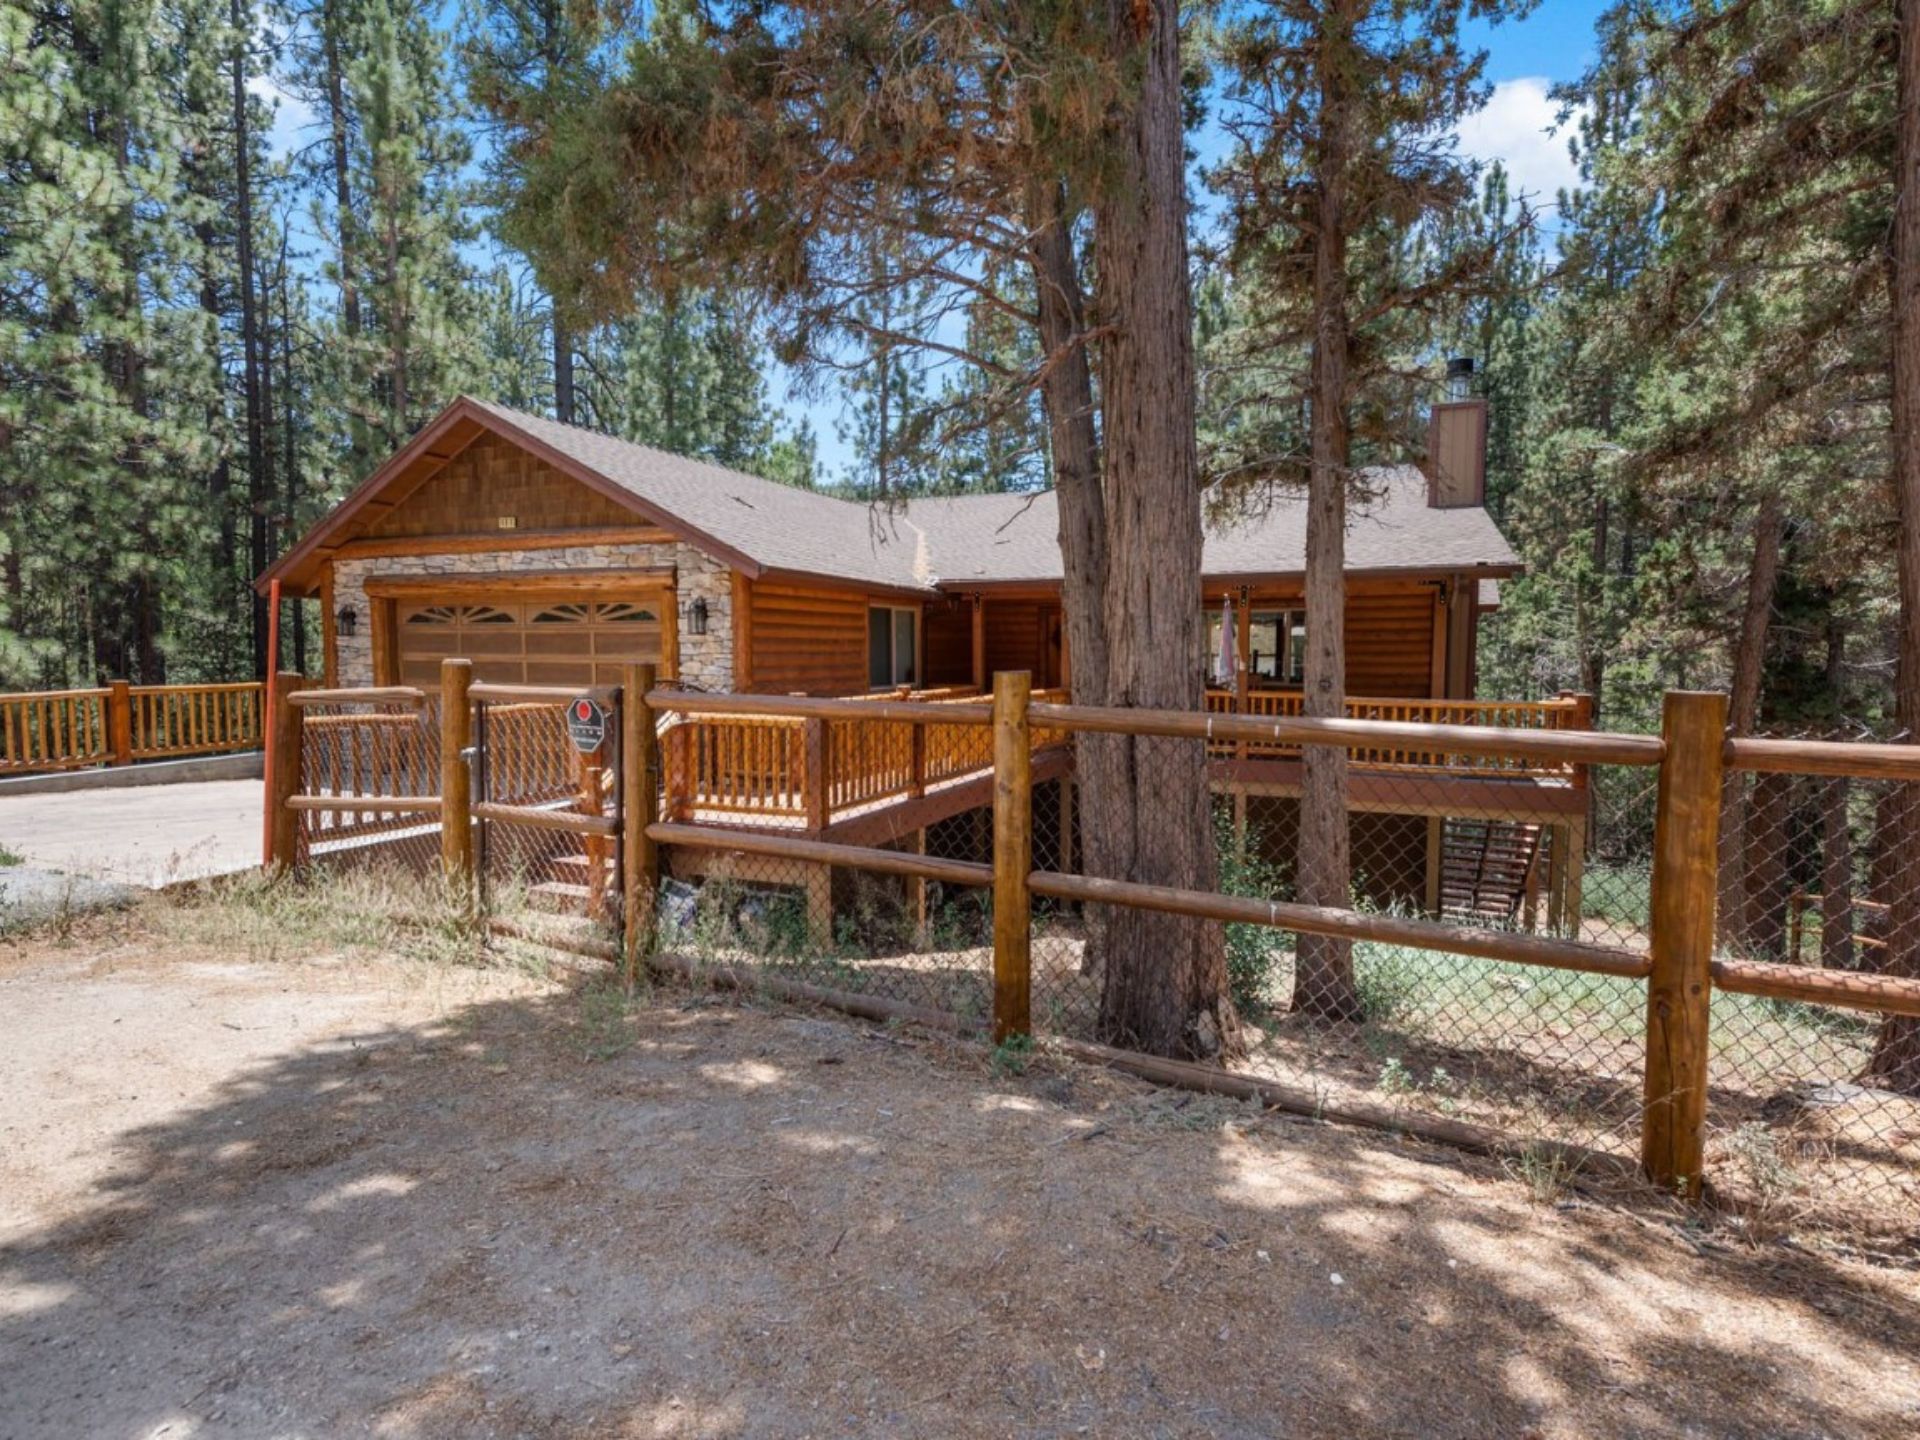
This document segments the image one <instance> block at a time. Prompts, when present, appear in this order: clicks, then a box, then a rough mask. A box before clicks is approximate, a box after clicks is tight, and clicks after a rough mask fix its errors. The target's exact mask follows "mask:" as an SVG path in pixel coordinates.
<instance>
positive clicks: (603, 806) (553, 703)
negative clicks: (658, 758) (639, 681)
mask: <svg viewBox="0 0 1920 1440" xmlns="http://www.w3.org/2000/svg"><path fill="white" fill-rule="evenodd" d="M604 699H605V701H606V704H605V707H604V713H605V724H604V731H605V737H606V738H605V739H604V741H603V743H602V745H601V747H600V749H599V750H597V751H595V752H594V753H591V754H583V753H582V752H581V751H580V750H579V749H578V748H577V747H576V745H575V744H574V742H573V739H572V736H571V734H570V732H569V730H568V725H567V712H568V709H569V707H570V706H571V705H572V704H573V703H575V700H574V697H565V698H562V697H559V696H535V695H533V694H532V693H531V692H527V693H526V694H522V695H515V696H513V697H511V698H503V699H490V698H487V696H486V694H485V692H484V691H481V692H478V695H477V698H476V703H475V705H474V728H473V738H474V762H473V799H474V813H475V815H476V816H477V817H478V818H479V823H478V825H477V826H476V833H475V850H474V868H475V870H476V872H477V874H478V876H479V879H480V888H481V899H482V903H483V904H484V905H485V906H486V908H487V909H489V910H490V911H494V912H496V913H501V914H508V915H513V914H519V913H522V912H528V911H531V912H537V913H541V914H545V915H549V916H560V917H566V918H569V919H584V920H587V921H590V922H592V923H593V925H595V926H597V927H602V928H611V927H613V926H614V925H616V924H617V923H618V921H619V917H620V878H619V850H618V844H617V841H616V839H615V838H614V835H613V834H612V833H601V834H589V833H583V832H582V830H581V829H580V828H579V827H578V826H575V825H574V824H573V823H572V822H573V819H574V817H580V818H584V819H586V820H588V821H591V822H593V823H595V824H597V825H601V826H603V827H604V828H605V829H606V830H607V831H608V832H611V831H612V830H614V829H615V828H616V827H617V822H618V819H619V814H620V794H621V791H620V783H619V781H620V759H619V750H620V746H619V742H618V737H619V734H620V699H619V698H618V697H617V696H616V695H607V696H605V697H604Z"/></svg>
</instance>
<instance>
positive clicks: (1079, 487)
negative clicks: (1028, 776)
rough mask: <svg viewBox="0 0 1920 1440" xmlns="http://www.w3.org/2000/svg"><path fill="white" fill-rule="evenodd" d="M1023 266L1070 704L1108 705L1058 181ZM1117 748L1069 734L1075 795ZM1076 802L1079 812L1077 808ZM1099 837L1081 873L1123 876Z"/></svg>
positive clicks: (1076, 315) (1098, 515) (1085, 845)
mask: <svg viewBox="0 0 1920 1440" xmlns="http://www.w3.org/2000/svg"><path fill="white" fill-rule="evenodd" d="M1026 223H1027V232H1028V242H1027V243H1028V260H1029V264H1030V265H1031V267H1032V270H1033V285H1034V296H1035V300H1036V308H1037V311H1038V314H1039V331H1040V350H1041V355H1042V361H1041V363H1042V366H1043V369H1042V372H1041V376H1042V378H1041V384H1040V395H1041V405H1042V408H1043V410H1044V411H1045V414H1046V420H1047V438H1048V449H1049V452H1050V458H1051V460H1052V463H1053V479H1054V492H1055V497H1056V501H1057V511H1058V524H1059V543H1060V558H1061V577H1062V578H1061V586H1060V596H1061V612H1062V624H1063V626H1064V627H1065V630H1066V644H1067V653H1068V655H1070V656H1071V657H1072V664H1073V699H1074V700H1075V702H1077V703H1079V704H1082V705H1104V704H1106V703H1107V674H1108V666H1107V630H1106V624H1105V620H1104V615H1103V607H1104V603H1105V598H1104V597H1105V595H1106V584H1107V516H1106V497H1105V495H1104V494H1103V492H1102V490H1101V484H1100V442H1099V435H1098V433H1097V431H1096V428H1095V425H1094V411H1093V406H1094V400H1093V370H1092V366H1091V363H1090V361H1089V359H1088V355H1087V344H1088V341H1087V338H1086V297H1085V295H1084V293H1083V292H1082V290H1081V285H1080V266H1079V262H1078V258H1077V257H1076V255H1075V253H1074V242H1073V217H1072V215H1071V214H1070V213H1069V211H1068V207H1067V204H1066V196H1065V191H1064V187H1063V186H1062V185H1061V184H1060V182H1059V181H1057V180H1043V179H1035V180H1031V181H1029V182H1028V186H1027V196H1026ZM1126 759H1127V752H1126V745H1125V742H1124V740H1122V739H1121V738H1120V737H1116V736H1111V735H1100V734H1095V733H1092V732H1088V733H1085V734H1081V735H1077V736H1075V737H1074V772H1075V775H1074V778H1075V783H1076V784H1078V785H1079V786H1080V787H1081V793H1082V796H1083V797H1084V796H1085V795H1086V794H1087V792H1088V791H1089V790H1091V791H1092V792H1094V793H1095V794H1096V795H1097V794H1101V793H1112V792H1113V791H1114V789H1115V788H1116V787H1117V786H1120V785H1121V784H1122V783H1123V781H1122V779H1121V778H1120V777H1122V776H1124V774H1125V770H1126ZM1084 803H1085V802H1084V799H1083V812H1084ZM1107 841H1108V836H1107V832H1106V831H1105V830H1103V829H1099V828H1096V827H1093V826H1088V827H1086V828H1085V829H1084V831H1083V833H1082V836H1081V846H1080V864H1081V867H1082V869H1083V870H1084V872H1085V873H1086V874H1089V875H1102V876H1107V877H1110V878H1115V879H1123V878H1125V877H1124V876H1123V875H1122V874H1121V873H1120V871H1119V870H1118V869H1117V868H1116V867H1115V865H1114V860H1113V852H1112V846H1111V845H1109V844H1108V843H1107ZM1111 914H1112V912H1111V909H1110V908H1109V907H1107V906H1090V907H1088V910H1087V913H1086V921H1087V941H1086V950H1085V953H1084V955H1083V957H1082V961H1081V968H1082V970H1083V971H1084V972H1085V973H1087V974H1094V973H1098V972H1100V971H1103V970H1104V969H1105V965H1106V958H1105V957H1106V954H1107V935H1108V921H1109V919H1110V918H1111Z"/></svg>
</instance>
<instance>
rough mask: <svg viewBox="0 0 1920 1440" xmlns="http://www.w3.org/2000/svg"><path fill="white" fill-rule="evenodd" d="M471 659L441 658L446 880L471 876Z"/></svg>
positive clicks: (442, 841)
mask: <svg viewBox="0 0 1920 1440" xmlns="http://www.w3.org/2000/svg"><path fill="white" fill-rule="evenodd" d="M472 684H473V662H472V661H471V660H442V661H441V662H440V867H441V869H443V870H444V871H445V872H446V876H447V879H448V881H449V882H451V883H452V884H455V885H467V884H469V883H471V881H472V878H473V771H472V770H471V769H470V768H468V765H467V756H466V750H467V747H468V746H469V745H471V744H472V743H473V702H472V701H471V700H469V699H468V698H467V689H468V687H469V686H471V685H472Z"/></svg>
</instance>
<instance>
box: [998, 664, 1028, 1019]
mask: <svg viewBox="0 0 1920 1440" xmlns="http://www.w3.org/2000/svg"><path fill="white" fill-rule="evenodd" d="M1032 684H1033V677H1032V676H1031V675H1029V674H1028V673H1027V672H1026V671H1024V670H1003V671H1001V672H999V673H998V674H996V675H995V676H994V677H993V1040H994V1043H995V1044H996V1045H997V1044H1000V1043H1001V1042H1002V1041H1004V1040H1007V1039H1008V1038H1010V1037H1011V1036H1014V1035H1028V1034H1031V1033H1032V1031H1033V1021H1032V1014H1031V1012H1032V1004H1033V927H1032V919H1033V897H1032V895H1031V893H1030V892H1029V891H1028V889H1027V876H1028V875H1029V874H1030V873H1031V872H1032V870H1033V752H1032V750H1031V748H1030V745H1029V734H1028V728H1027V704H1028V700H1029V698H1030V696H1031V693H1032Z"/></svg>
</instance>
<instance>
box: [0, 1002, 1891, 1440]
mask: <svg viewBox="0 0 1920 1440" xmlns="http://www.w3.org/2000/svg"><path fill="white" fill-rule="evenodd" d="M64 983H71V984H74V985H84V984H93V983H104V982H102V981H99V980H96V979H94V978H74V979H72V980H71V981H68V982H64ZM179 983H182V984H185V983H190V981H189V980H182V981H180V982H179ZM206 1023H208V1024H209V1025H212V1024H216V1023H217V1017H215V1016H212V1015H209V1017H208V1019H207V1022H206ZM0 1033H4V1021H0ZM155 1078H156V1077H153V1076H147V1077H144V1078H143V1081H142V1083H153V1082H154V1081H155ZM48 1083H55V1082H53V1081H51V1080H50V1081H49V1082H48ZM128 1083H133V1078H132V1077H130V1078H129V1082H128ZM103 1103H105V1097H103ZM114 1158H115V1164H114V1167H113V1170H112V1173H111V1176H110V1178H109V1179H108V1181H107V1182H106V1183H105V1184H104V1185H103V1186H102V1187H100V1188H99V1189H98V1190H97V1191H95V1192H94V1193H93V1194H91V1195H85V1196H75V1197H69V1199H70V1203H69V1204H68V1205H67V1206H66V1210H67V1213H66V1214H65V1215H64V1216H63V1217H62V1218H59V1219H57V1220H54V1221H52V1222H51V1223H49V1224H48V1225H46V1226H44V1227H42V1228H39V1229H36V1230H33V1231H31V1232H30V1233H26V1234H24V1235H22V1236H20V1237H18V1238H16V1239H14V1240H13V1241H12V1242H11V1243H9V1244H6V1245H5V1246H4V1247H0V1375H3V1376H4V1377H5V1379H4V1389H5V1392H6V1394H5V1402H4V1407H3V1409H0V1436H5V1437H8V1440H41V1437H69V1436H76V1435H85V1436H90V1437H98V1440H120V1437H140V1440H146V1437H157V1436H167V1437H182V1436H193V1437H209V1436H246V1437H250V1440H253V1437H270V1436H340V1435H377V1436H397V1437H442V1436H444V1437H453V1436H460V1437H474V1436H537V1437H559V1436H580V1437H585V1436H654V1435H662V1436H667V1435H671V1436H696V1435H697V1436H706V1435H715V1436H718V1435H752V1436H804V1435H819V1436H829V1435H831V1436H840V1435H871V1436H879V1435H889V1436H891V1435H915V1436H942V1437H945V1436H971V1435H980V1436H987V1435H1017V1436H1055V1435H1059V1436H1066V1435H1080V1434H1086V1435H1100V1436H1136V1435H1137V1436H1245V1437H1254V1436H1281V1435H1284V1436H1320V1435H1326V1436H1352V1435H1362V1434H1364V1435H1406V1436H1422V1437H1425V1436H1485V1435H1494V1434H1498V1435H1506V1436H1524V1435H1537V1436H1562V1435H1566V1436H1576V1435H1609V1436H1611V1435H1619V1436H1630V1435H1669V1434H1682V1433H1685V1434H1698V1435H1711V1436H1747V1435H1751V1436H1763V1435H1764V1436H1771V1437H1787V1436H1809V1437H1811V1436H1848V1437H1851V1436H1871V1435H1886V1436H1895V1435H1911V1434H1913V1433H1915V1431H1916V1428H1917V1427H1920V1378H1917V1377H1916V1372H1915V1369H1914V1365H1915V1360H1914V1357H1915V1356H1916V1355H1920V1303H1917V1302H1916V1297H1915V1295H1914V1293H1913V1290H1912V1288H1911V1284H1910V1280H1911V1277H1910V1276H1902V1275H1899V1274H1895V1273H1889V1272H1875V1271H1869V1270H1866V1269H1864V1268H1862V1267H1858V1266H1852V1265H1844V1264H1840V1263H1837V1262H1832V1261H1828V1260H1824V1259H1821V1258H1819V1257H1816V1256H1811V1255H1807V1254H1802V1253H1796V1252H1792V1251H1788V1250H1783V1249H1761V1250H1755V1251H1751V1252H1745V1251H1741V1252H1727V1253H1713V1252H1708V1253H1706V1254H1704V1255H1703V1254H1699V1253H1696V1250H1695V1249H1694V1248H1693V1247H1692V1246H1691V1245H1690V1244H1688V1243H1683V1242H1681V1241H1679V1240H1676V1239H1675V1238H1674V1236H1673V1235H1672V1234H1671V1233H1670V1231H1669V1230H1668V1229H1667V1228H1666V1227H1664V1226H1662V1225H1659V1224H1654V1223H1649V1222H1648V1221H1646V1220H1645V1219H1635V1218H1633V1217H1628V1216H1622V1215H1616V1214H1610V1213H1605V1212H1602V1211H1598V1210H1595V1209H1592V1208H1574V1209H1560V1208H1554V1207H1552V1206H1547V1207H1541V1206H1533V1205H1529V1204H1528V1203H1527V1202H1526V1200H1525V1198H1524V1195H1523V1193H1522V1192H1521V1190H1520V1187H1518V1186H1516V1185H1515V1184H1513V1183H1512V1182H1510V1181H1508V1180H1506V1179H1504V1178H1503V1177H1500V1176H1498V1175H1497V1174H1493V1173H1489V1172H1481V1171H1475V1170H1473V1169H1471V1168H1468V1167H1467V1164H1466V1162H1464V1161H1461V1160H1460V1159H1458V1158H1457V1157H1455V1156H1452V1155H1451V1154H1449V1153H1447V1152H1439V1151H1419V1150H1414V1149H1410V1148H1406V1147H1401V1146H1397V1145H1395V1144H1392V1143H1389V1142H1387V1141H1385V1140H1383V1139H1380V1138H1378V1137H1373V1136H1368V1135H1363V1134H1354V1133H1347V1132H1342V1131H1338V1130H1333V1129H1329V1128H1327V1127H1323V1126H1317V1125H1312V1124H1308V1123H1306V1122H1300V1121H1291V1120H1287V1119H1285V1118H1282V1117H1275V1116H1264V1117H1263V1116H1261V1115H1259V1114H1258V1113H1257V1112H1255V1111H1251V1110H1248V1109H1245V1108H1243V1107H1234V1106H1229V1105H1226V1104H1224V1103H1222V1102H1217V1101H1212V1100H1205V1099H1197V1098H1194V1097H1187V1096H1180V1095H1174V1094H1169V1093H1166V1092H1156V1091H1151V1090H1146V1089H1143V1088H1140V1087H1136V1086H1134V1085H1132V1084H1130V1083H1127V1082H1122V1081H1120V1080H1119V1079H1117V1078H1115V1077H1111V1076H1108V1075H1105V1074H1103V1073H1101V1072H1094V1071H1087V1070H1080V1069H1052V1068H1050V1067H1048V1066H1047V1065H1046V1064H1045V1063H1044V1062H1043V1063H1041V1064H1039V1065H1037V1066H1036V1067H1035V1068H1034V1069H1033V1070H1031V1071H1030V1072H1028V1073H1027V1074H1025V1075H1022V1076H1000V1075H995V1074H993V1073H992V1072H991V1071H990V1069H989V1067H988V1065H987V1063H986V1059H985V1055H984V1052H982V1051H979V1050H974V1049H968V1048H965V1047H961V1046H959V1045H957V1044H955V1043H953V1042H949V1041H946V1040H941V1039H935V1038H930V1037H926V1036H921V1035H916V1034H907V1033H896V1032H891V1031H884V1030H876V1029H874V1028H872V1027H864V1026H860V1025H857V1024H855V1023H853V1022H849V1021H840V1020H828V1019H820V1018H809V1017H802V1016H796V1015H793V1014H791V1013H762V1012H756V1011H752V1010H741V1009H736V1008H732V1007H729V1006H725V1005H719V1004H714V1003H709V1002H706V1001H705V1000H701V999H693V998H690V997H688V996H686V995H684V994H675V993H667V994H662V995H658V996H655V997H654V1000H653V1003H652V1004H650V1005H648V1006H647V1007H645V1008H642V1009H639V1010H637V1011H632V1012H629V1011H627V1010H625V1009H624V1008H623V1007H622V1006H621V1004H620V1002H619V1000H618V999H617V997H613V996H610V995H606V994H585V995H583V994H577V993H549V994H545V995H540V996H534V997H526V998H519V999H513V1000H505V1001H487V1002H481V1003H474V1004H470V1005H466V1006H464V1007H461V1008H459V1009H457V1010H455V1011H454V1012H452V1013H451V1014H449V1015H448V1016H447V1017H445V1018H444V1019H442V1020H439V1021H435V1022H433V1023H427V1024H420V1025H407V1026H394V1027H387V1028H379V1029H371V1030H362V1031H360V1032H358V1033H351V1034H336V1035H333V1036H331V1037H330V1038H327V1039H325V1040H324V1041H321V1042H318V1043H308V1044H304V1045H302V1046H301V1047H299V1048H295V1049H290V1050H289V1051H288V1052H287V1053H284V1054H281V1055H279V1056H277V1057H275V1058H273V1059H271V1060H270V1061H268V1062H266V1063H262V1064H257V1065H255V1066H253V1067H252V1068H248V1069H245V1070H242V1071H239V1072H238V1073H235V1074H233V1075H232V1077H231V1078H230V1079H229V1080H228V1081H227V1082H226V1083H224V1084H223V1085H222V1086H221V1087H220V1088H219V1090H218V1091H217V1093H216V1094H214V1095H213V1096H212V1098H211V1099H210V1100H208V1101H207V1102H206V1103H201V1104H197V1105H195V1106H194V1108H192V1109H191V1110H189V1111H186V1112H184V1113H181V1114H179V1115H177V1116H176V1117H175V1118H173V1119H170V1120H169V1121H167V1122H166V1123H162V1124H156V1125H153V1126H150V1127H147V1128H140V1129H133V1130H130V1131H127V1132H125V1133H124V1134H122V1135H121V1136H120V1137H119V1140H118V1143H117V1145H116V1147H115V1150H114Z"/></svg>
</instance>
